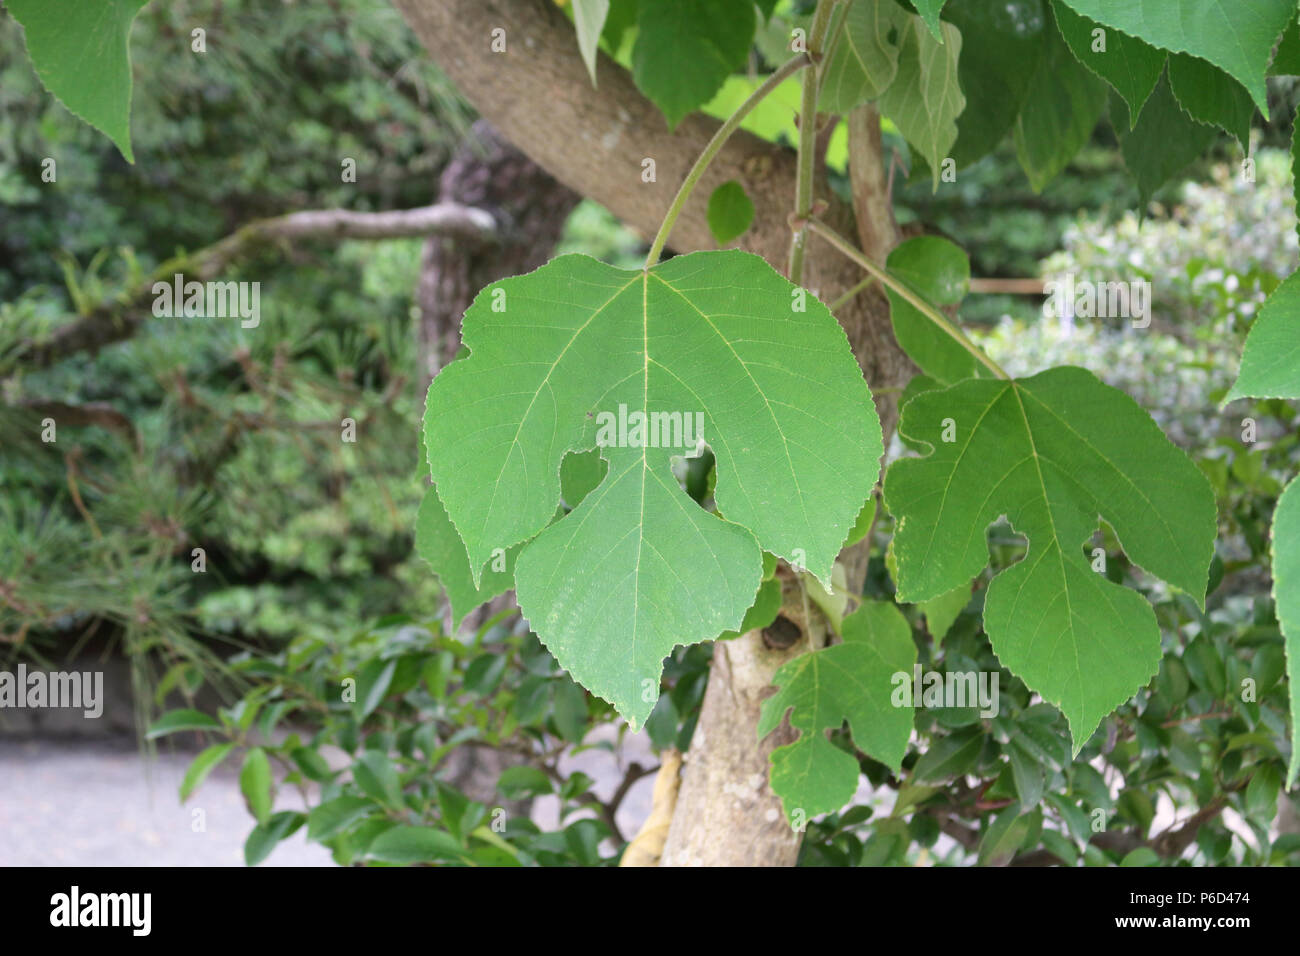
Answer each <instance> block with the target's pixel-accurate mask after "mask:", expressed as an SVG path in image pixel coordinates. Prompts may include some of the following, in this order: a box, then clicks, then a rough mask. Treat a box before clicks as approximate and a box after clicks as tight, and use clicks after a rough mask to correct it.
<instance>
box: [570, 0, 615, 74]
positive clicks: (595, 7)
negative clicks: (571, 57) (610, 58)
mask: <svg viewBox="0 0 1300 956" xmlns="http://www.w3.org/2000/svg"><path fill="white" fill-rule="evenodd" d="M607 16H609V0H573V26H574V29H575V30H577V32H578V50H579V51H580V52H581V53H582V62H583V63H585V64H587V72H588V73H590V74H591V85H592V86H595V85H596V53H597V51H598V49H599V46H600V31H601V30H603V29H604V27H605V18H606V17H607Z"/></svg>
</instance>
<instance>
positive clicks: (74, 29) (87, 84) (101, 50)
mask: <svg viewBox="0 0 1300 956" xmlns="http://www.w3.org/2000/svg"><path fill="white" fill-rule="evenodd" d="M148 2H149V0H7V2H6V3H5V7H6V9H8V11H9V13H10V14H11V15H12V16H13V18H14V19H15V20H17V21H18V22H19V23H20V24H22V27H23V35H24V37H25V39H26V43H27V55H28V56H30V57H31V60H32V65H33V66H34V67H35V68H36V74H37V76H39V77H40V78H41V83H43V84H44V86H45V88H46V89H47V90H49V91H50V92H51V93H53V94H54V95H55V96H56V97H58V99H59V102H61V103H62V104H63V105H64V106H66V107H67V108H68V109H69V110H70V111H71V112H72V113H74V114H76V115H77V116H79V117H81V119H83V120H85V121H86V122H87V123H89V124H90V125H91V126H93V127H95V129H97V130H99V131H100V132H101V133H103V134H104V135H106V136H107V137H108V138H109V139H111V140H112V141H113V142H114V143H115V144H116V145H117V148H118V149H119V150H121V151H122V155H123V156H125V157H126V161H127V162H128V163H133V162H135V156H134V154H133V153H132V152H131V50H130V46H129V44H128V37H129V36H130V33H131V24H132V23H133V22H134V21H135V17H136V14H138V13H139V12H140V8H141V7H143V6H144V5H145V4H146V3H148Z"/></svg>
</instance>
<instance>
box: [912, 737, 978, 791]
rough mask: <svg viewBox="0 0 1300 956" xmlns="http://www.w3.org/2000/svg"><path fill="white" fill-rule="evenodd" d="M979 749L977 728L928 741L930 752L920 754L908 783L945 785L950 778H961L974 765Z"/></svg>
mask: <svg viewBox="0 0 1300 956" xmlns="http://www.w3.org/2000/svg"><path fill="white" fill-rule="evenodd" d="M983 747H984V734H983V732H982V731H981V730H980V728H978V727H971V728H969V729H968V730H959V731H957V733H955V734H950V735H949V736H947V737H941V738H939V739H938V740H932V741H931V742H930V749H929V750H927V751H926V752H925V753H923V754H921V756H920V759H918V760H917V761H916V766H914V767H913V768H912V781H913V782H914V783H922V784H927V783H947V782H948V781H949V780H952V779H953V778H954V777H960V776H964V775H965V774H966V773H968V772H969V771H970V770H971V768H972V767H974V766H975V760H976V759H977V758H978V757H979V755H980V750H981V749H983Z"/></svg>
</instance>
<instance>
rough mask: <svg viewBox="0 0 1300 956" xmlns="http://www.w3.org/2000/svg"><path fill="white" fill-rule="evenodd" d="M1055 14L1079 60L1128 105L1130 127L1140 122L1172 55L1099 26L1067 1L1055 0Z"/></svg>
mask: <svg viewBox="0 0 1300 956" xmlns="http://www.w3.org/2000/svg"><path fill="white" fill-rule="evenodd" d="M1052 13H1053V15H1054V16H1055V17H1056V25H1057V26H1058V27H1060V30H1061V36H1062V37H1064V39H1065V42H1066V44H1067V45H1068V46H1069V48H1070V52H1071V53H1073V54H1074V56H1075V59H1077V60H1078V61H1079V62H1080V63H1082V64H1083V65H1084V66H1086V67H1087V68H1088V69H1089V70H1091V71H1092V72H1093V73H1095V74H1097V76H1099V77H1101V78H1102V79H1103V80H1105V81H1106V82H1107V83H1109V84H1110V85H1111V86H1112V87H1114V88H1115V92H1116V93H1118V94H1119V95H1120V96H1121V97H1122V98H1123V100H1124V102H1125V104H1126V105H1127V106H1128V110H1129V124H1130V125H1131V124H1133V123H1136V122H1137V118H1138V114H1139V113H1141V112H1142V104H1143V103H1145V102H1146V101H1147V97H1148V96H1150V95H1151V91H1152V90H1154V89H1155V88H1156V80H1158V79H1160V74H1161V72H1162V71H1163V70H1164V68H1165V59H1166V58H1167V57H1168V53H1166V52H1165V51H1164V50H1158V49H1156V48H1155V47H1153V46H1151V45H1150V44H1149V43H1144V42H1142V41H1141V40H1139V39H1137V37H1132V36H1129V35H1128V34H1126V33H1122V32H1121V31H1119V30H1107V29H1104V28H1101V27H1099V26H1098V25H1097V23H1096V22H1095V21H1093V20H1089V19H1088V18H1087V17H1082V16H1079V14H1077V13H1075V12H1074V11H1073V10H1071V9H1070V8H1069V7H1068V6H1066V5H1065V2H1064V0H1052ZM1098 30H1100V31H1101V32H1100V33H1098V32H1097V31H1098Z"/></svg>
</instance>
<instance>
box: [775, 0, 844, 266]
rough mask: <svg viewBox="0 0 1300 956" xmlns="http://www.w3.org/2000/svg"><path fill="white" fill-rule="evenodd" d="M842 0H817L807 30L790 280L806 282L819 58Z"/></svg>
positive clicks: (815, 142)
mask: <svg viewBox="0 0 1300 956" xmlns="http://www.w3.org/2000/svg"><path fill="white" fill-rule="evenodd" d="M838 2H839V0H818V2H817V12H816V13H814V14H813V22H812V28H811V29H810V30H809V31H808V58H809V62H810V65H809V67H808V71H807V72H806V73H804V75H803V96H802V98H801V99H800V103H799V154H798V158H797V160H796V162H795V187H794V215H795V219H796V220H797V221H798V222H799V228H798V229H796V230H795V233H794V236H793V237H792V238H791V240H790V267H789V270H788V271H789V274H790V281H791V282H793V283H794V284H795V285H802V284H803V260H804V250H805V248H806V247H807V245H808V229H807V220H808V217H809V216H811V215H812V201H813V153H814V152H815V151H816V147H817V88H818V85H819V84H818V82H817V72H818V70H817V62H818V61H819V60H820V59H821V52H822V42H823V41H824V40H825V38H826V30H827V28H828V27H829V26H830V21H831V11H832V10H834V9H835V6H836V4H837V3H838Z"/></svg>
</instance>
